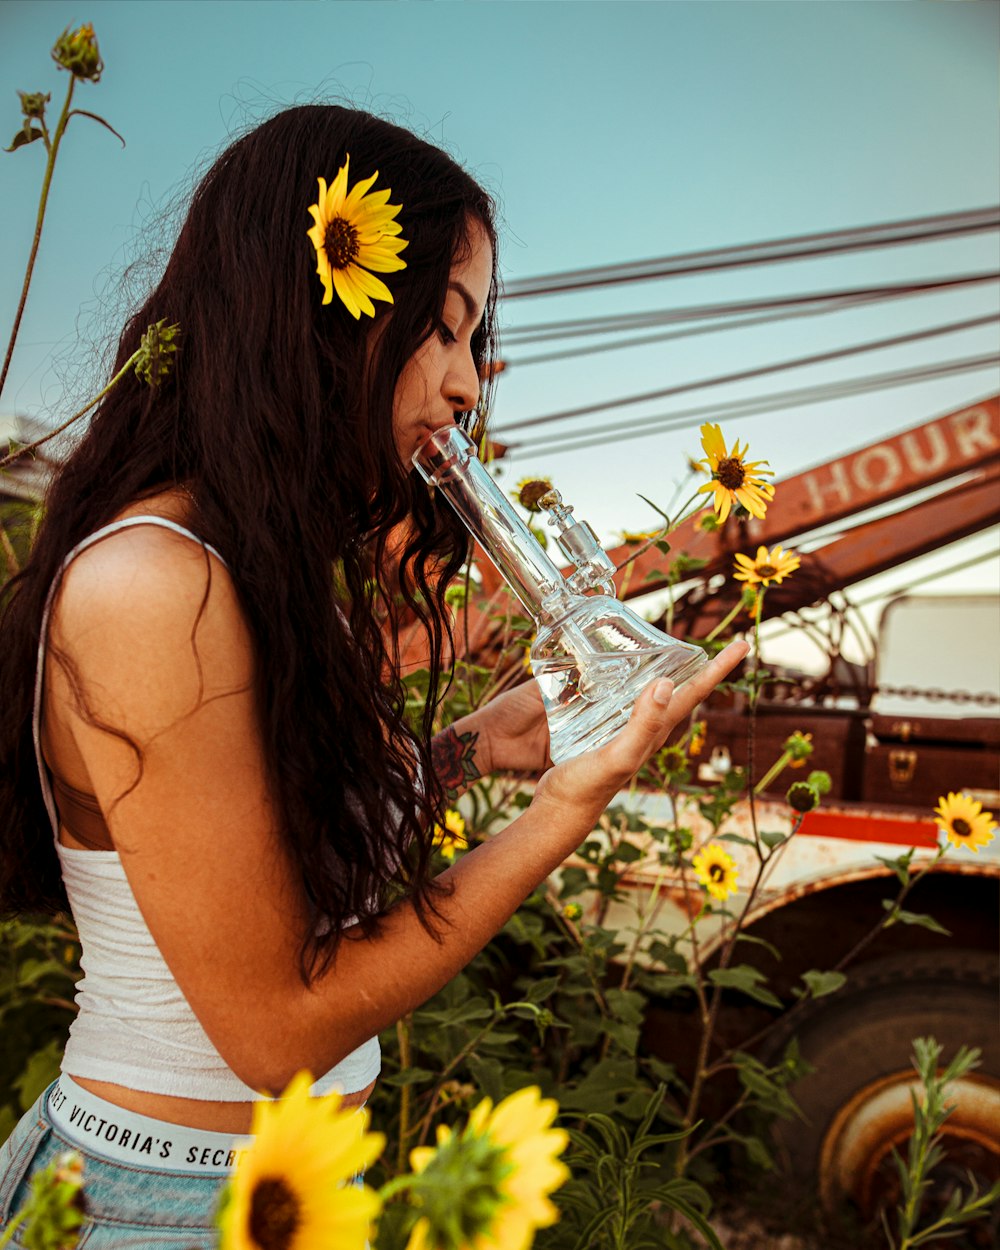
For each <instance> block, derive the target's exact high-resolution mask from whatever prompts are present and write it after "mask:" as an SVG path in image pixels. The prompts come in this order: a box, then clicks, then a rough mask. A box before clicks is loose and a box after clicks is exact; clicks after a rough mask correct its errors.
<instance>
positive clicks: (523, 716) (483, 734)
mask: <svg viewBox="0 0 1000 1250" xmlns="http://www.w3.org/2000/svg"><path fill="white" fill-rule="evenodd" d="M474 716H475V717H476V718H478V725H477V728H478V730H479V733H480V749H481V752H482V757H481V758H482V762H483V765H484V767H483V772H484V773H487V772H491V773H495V772H502V771H509V772H524V773H538V772H542V771H543V770H544V769H546V768H549V767H550V766H551V764H552V757H551V756H550V755H549V723H548V721H547V720H546V717H545V708H544V707H543V705H542V695H541V691H540V690H539V689H538V682H537V681H535V680H534V678H532V679H531V680H530V681H526V682H523V683H522V684H521V685H520V686H515V688H514V689H513V690H507V691H505V692H504V693H503V694H501V695H498V696H497V697H496V698H495V699H491V700H490V702H489V703H487V704H486V705H485V706H484V707H481V708H479V710H478V711H477V712H476V713H474Z"/></svg>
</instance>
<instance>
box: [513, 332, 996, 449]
mask: <svg viewBox="0 0 1000 1250" xmlns="http://www.w3.org/2000/svg"><path fill="white" fill-rule="evenodd" d="M995 322H996V317H995V316H987V317H970V318H967V319H966V320H965V321H953V322H949V323H947V324H945V325H941V326H932V327H931V328H930V329H927V330H915V331H912V332H910V333H908V334H896V335H892V336H891V337H890V338H885V339H873V340H872V341H871V342H868V343H857V344H854V345H852V346H850V347H841V348H837V349H836V350H835V351H830V352H816V353H813V354H812V355H810V356H798V357H795V358H794V359H792V360H784V361H779V362H777V363H776V364H771V365H758V366H757V367H756V368H753V369H740V370H737V371H736V372H734V373H727V374H720V375H719V376H718V377H715V378H707V379H702V380H700V381H695V382H681V383H678V384H677V385H676V386H666V387H662V388H660V389H659V390H655V391H644V392H643V393H641V394H639V395H626V396H624V397H623V398H621V399H611V400H602V401H601V402H600V403H596V404H583V405H582V406H581V407H579V408H566V409H563V410H562V411H561V412H552V413H548V414H546V415H545V416H541V417H527V418H525V419H524V420H523V421H512V422H510V423H509V424H507V425H505V426H504V427H503V428H502V429H500V430H498V431H497V438H499V439H500V440H501V441H503V442H505V443H508V445H510V444H509V442H508V440H507V439H506V438H505V434H506V433H507V432H508V431H510V430H525V429H529V428H532V427H534V426H538V425H547V424H548V423H550V422H554V421H565V420H568V419H569V418H571V417H584V416H589V415H591V414H592V413H595V412H606V411H607V410H608V409H611V408H624V407H629V406H631V405H633V404H642V403H648V402H650V401H651V400H655V399H667V398H669V397H671V396H673V395H682V394H685V393H687V392H688V391H695V390H702V389H704V388H705V387H709V386H722V385H725V384H727V383H731V382H745V381H748V380H749V379H751V378H759V377H766V376H767V375H768V374H772V373H781V372H783V371H785V370H786V369H799V368H802V367H804V366H806V365H816V364H824V363H826V362H828V361H831V360H843V359H844V358H845V357H848V356H856V355H859V354H861V353H863V352H871V351H878V350H880V349H882V348H886V347H898V346H901V345H902V344H905V343H916V342H919V341H921V340H923V339H928V338H934V337H937V336H938V335H941V334H954V333H957V332H958V331H962V330H971V329H974V328H976V327H978V326H984V325H993V324H995Z"/></svg>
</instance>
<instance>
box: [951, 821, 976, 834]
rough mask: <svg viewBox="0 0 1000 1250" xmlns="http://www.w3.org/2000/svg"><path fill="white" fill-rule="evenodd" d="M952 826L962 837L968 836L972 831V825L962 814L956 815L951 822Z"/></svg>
mask: <svg viewBox="0 0 1000 1250" xmlns="http://www.w3.org/2000/svg"><path fill="white" fill-rule="evenodd" d="M951 827H952V829H953V830H954V831H955V833H956V834H958V836H959V837H960V838H967V837H968V836H969V835H970V834H971V833H972V826H971V825H970V824H969V822H968V821H967V820H963V819H962V817H961V816H956V817H955V819H954V820H953V821H952V822H951Z"/></svg>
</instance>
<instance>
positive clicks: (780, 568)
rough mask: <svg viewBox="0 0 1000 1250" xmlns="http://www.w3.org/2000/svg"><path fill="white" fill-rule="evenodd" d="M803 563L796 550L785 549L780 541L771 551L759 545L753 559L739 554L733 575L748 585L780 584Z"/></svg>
mask: <svg viewBox="0 0 1000 1250" xmlns="http://www.w3.org/2000/svg"><path fill="white" fill-rule="evenodd" d="M801 563H802V561H801V560H800V559H799V557H798V556H797V555H795V554H794V552H791V551H783V550H782V548H781V544H780V543H779V544H778V545H777V546H776V547H772V548H771V550H770V551H768V549H767V548H766V547H758V548H757V554H756V556H755V557H754V558H753V559H752V560H751V559H750V557H749V556H744V555H737V557H736V571H735V573H734V574H733V577H734V579H735V580H736V581H738V582H746V583H747V585H748V586H770V585H771V583H772V582H774V584H775V585H776V586H779V585H780V584H781V583H782V581H784V579H785V578H786V577H788V576H789V574H790V573H794V572H795V570H796V569H797V568H798V567H799V565H800V564H801Z"/></svg>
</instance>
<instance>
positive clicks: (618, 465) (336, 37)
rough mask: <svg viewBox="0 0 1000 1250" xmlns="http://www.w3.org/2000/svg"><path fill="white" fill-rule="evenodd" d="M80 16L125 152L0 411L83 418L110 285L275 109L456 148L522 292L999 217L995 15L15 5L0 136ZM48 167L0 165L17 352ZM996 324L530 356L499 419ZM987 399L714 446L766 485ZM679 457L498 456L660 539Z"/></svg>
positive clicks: (834, 409)
mask: <svg viewBox="0 0 1000 1250" xmlns="http://www.w3.org/2000/svg"><path fill="white" fill-rule="evenodd" d="M84 20H86V21H90V22H92V23H93V24H94V26H95V28H96V31H97V34H98V38H99V40H100V43H101V49H102V53H103V55H104V59H105V62H106V66H107V68H106V70H105V74H104V78H103V79H102V81H101V82H100V83H99V84H98V85H96V86H91V85H86V86H84V87H83V88H82V89H81V90H80V92H79V94H78V97H77V101H78V103H79V105H80V107H83V108H88V109H92V110H93V111H95V112H98V113H100V114H102V115H103V116H104V117H106V118H107V119H108V120H109V121H110V122H111V124H112V125H114V126H115V127H116V128H117V129H118V130H120V131H121V132H122V134H123V135H124V137H125V139H126V141H127V146H126V148H125V149H124V150H122V148H121V147H120V145H119V144H118V143H117V141H116V140H115V139H114V138H113V137H112V136H111V135H109V134H108V133H107V132H106V131H104V130H103V129H101V128H100V127H98V126H96V125H94V124H93V123H90V122H88V121H87V120H86V119H82V118H77V119H75V120H74V122H73V124H72V126H71V129H70V132H69V134H68V136H67V140H66V145H65V149H64V152H63V155H62V156H61V157H60V164H59V167H58V168H57V171H56V179H55V185H54V189H53V194H52V201H51V208H50V215H49V218H48V221H47V224H46V232H45V237H44V239H43V243H42V251H41V260H40V263H39V267H38V270H37V276H36V280H35V285H34V288H33V291H32V296H31V300H30V303H29V308H28V314H27V316H26V318H25V322H24V325H23V328H22V332H21V340H20V346H19V349H18V353H17V355H16V357H15V362H14V368H13V370H12V374H11V379H10V382H9V383H8V388H7V390H6V392H5V394H4V396H3V397H2V399H0V411H2V412H4V413H10V412H11V411H12V410H17V411H21V412H26V413H34V414H43V413H47V414H48V415H49V416H51V417H56V416H59V415H60V414H65V413H68V412H69V411H72V406H73V403H74V400H75V399H76V397H77V395H78V394H79V393H82V392H85V391H86V389H87V387H88V385H89V378H88V373H89V372H91V371H92V369H93V365H94V362H95V361H98V360H99V359H100V352H101V350H103V347H104V336H106V335H107V334H108V333H109V332H110V331H113V329H114V328H115V324H116V322H117V321H118V320H119V319H120V311H121V304H122V297H121V294H120V286H119V275H120V271H121V269H122V266H123V264H124V263H125V261H126V260H129V259H133V258H134V257H135V256H136V255H137V254H141V252H142V251H143V249H144V248H146V247H148V244H149V240H150V238H152V239H153V240H154V241H155V240H156V239H157V237H159V236H158V235H157V233H156V230H155V229H152V227H151V223H152V222H154V221H155V219H156V216H157V213H158V211H159V210H160V209H162V208H163V206H164V205H165V203H167V202H168V201H170V200H171V198H173V199H176V197H177V196H178V194H179V193H180V191H181V190H182V189H183V188H184V187H185V186H187V185H190V182H191V179H192V177H193V172H194V170H195V169H196V168H198V167H200V166H201V165H203V163H204V162H205V161H206V160H207V159H210V157H211V155H212V154H213V153H214V152H216V151H217V150H218V149H219V148H220V147H221V146H222V145H223V144H224V143H225V141H226V139H227V137H228V136H230V135H232V134H233V133H235V132H236V131H238V130H239V129H241V128H242V127H243V126H244V125H246V124H247V123H249V122H252V121H253V120H254V119H255V118H260V117H262V116H265V115H267V114H268V113H269V112H270V111H272V110H273V109H274V108H275V107H277V106H279V105H280V104H284V103H291V102H295V101H299V100H305V99H308V100H312V99H317V98H326V97H335V98H338V99H340V100H345V99H346V100H348V101H353V102H354V103H356V104H358V105H361V106H364V107H367V108H370V109H372V110H373V111H376V112H379V113H382V114H383V115H387V116H389V117H391V118H392V119H393V120H395V121H398V122H400V123H402V124H406V125H410V126H411V127H412V128H414V129H416V130H418V131H420V132H421V133H424V134H426V135H427V136H428V137H430V138H432V139H434V140H436V141H438V142H441V143H443V144H444V145H445V146H447V147H448V148H449V149H450V150H451V151H452V152H453V153H455V154H456V155H457V156H458V157H459V158H460V159H461V160H462V161H463V162H464V163H465V164H466V165H467V166H468V167H469V168H470V169H471V170H472V171H473V172H474V173H476V174H477V175H478V176H480V178H481V179H482V180H483V181H484V182H485V183H486V185H487V186H488V187H489V188H490V189H491V190H492V191H493V192H494V193H495V194H496V195H497V197H498V199H499V201H500V204H501V208H502V213H503V221H504V241H503V255H502V265H503V271H504V274H505V276H506V278H507V279H508V280H513V279H520V278H525V277H529V276H534V275H538V274H542V273H548V272H551V271H557V270H564V269H571V268H580V267H584V266H590V265H599V264H609V263H615V262H621V261H629V260H639V259H644V258H648V257H653V256H664V255H670V254H675V253H679V252H685V251H691V250H696V249H708V248H717V247H722V246H726V245H734V244H742V243H752V242H756V241H759V240H765V239H775V238H780V237H783V236H788V235H796V234H805V233H811V232H815V231H823V230H835V229H846V228H851V227H856V226H863V225H868V224H872V223H877V222H884V221H890V220H894V219H900V218H910V217H919V216H924V215H928V214H937V213H946V212H952V211H958V210H965V209H972V208H981V207H985V206H988V205H990V204H995V203H996V202H997V200H998V198H1000V164H998V160H1000V158H998V153H1000V127H998V70H997V52H998V47H1000V33H998V31H1000V26H998V23H1000V6H998V5H996V4H993V3H980V2H978V0H969V2H961V0H956V2H948V0H944V2H941V0H858V2H856V3H840V2H835V0H834V2H824V0H820V2H816V3H810V2H808V0H799V2H796V0H789V2H781V3H771V2H769V0H747V2H744V3H740V2H737V0H732V2H725V0H698V2H695V3H683V2H679V3H674V2H659V0H649V2H643V3H632V2H630V0H618V2H617V3H603V2H593V3H587V2H580V0H552V2H539V3H536V2H532V0H525V2H514V0H500V2H496V3H459V2H457V0H455V2H444V3H433V2H430V3H379V2H371V3H352V2H339V3H337V2H331V0H313V2H296V0H286V2H285V3H269V2H267V0H254V2H251V3H241V2H238V0H234V2H231V3H218V2H213V0H198V2H197V3H189V2H188V0H141V2H133V0H114V2H111V3H109V2H108V0H94V2H92V3H90V4H88V5H81V4H79V3H76V0H74V2H73V3H63V0H41V2H39V0H31V2H25V0H6V3H4V4H3V5H2V6H0V83H2V84H4V86H3V89H2V91H0V102H2V101H4V100H6V102H7V103H6V105H4V108H5V109H6V112H5V113H4V116H6V117H7V119H8V120H7V121H6V122H3V121H0V138H2V139H3V140H5V141H6V139H7V132H9V134H11V135H12V134H13V133H14V131H15V130H16V129H17V127H18V124H19V119H18V103H17V99H16V96H15V94H14V91H15V89H16V88H20V89H22V90H51V91H52V92H53V95H54V100H53V108H55V106H56V105H57V103H58V102H59V101H60V100H61V96H62V93H63V91H64V89H65V79H64V76H63V75H61V74H59V73H57V72H56V70H55V68H54V66H53V65H52V63H51V61H50V60H49V48H50V46H51V44H52V42H53V40H54V38H55V37H56V35H58V33H59V31H60V30H61V29H62V28H63V27H64V26H66V25H69V24H71V23H72V24H76V23H78V22H80V21H84ZM3 126H6V127H7V132H3V130H2V127H3ZM43 156H44V154H43V152H42V149H41V147H40V145H35V146H33V147H31V148H27V149H24V150H22V151H20V152H17V153H14V154H12V155H2V156H0V196H2V202H3V204H4V230H3V231H2V233H0V294H2V303H0V310H2V315H0V325H2V326H3V334H4V338H5V336H6V326H7V325H9V319H10V317H11V316H12V315H13V307H14V303H15V300H16V293H17V291H18V289H19V286H20V279H21V274H22V272H23V265H24V260H25V257H26V254H27V247H28V243H29V240H30V235H31V229H32V224H33V220H34V213H35V208H36V204H37V195H38V187H39V182H40V177H41V171H42V167H43V163H44V162H43ZM306 224H308V223H306ZM997 263H998V243H997V236H996V234H993V235H975V236H972V237H970V238H969V239H967V240H965V241H963V242H952V243H947V244H935V245H924V246H920V247H917V246H914V247H907V248H897V249H894V250H892V251H889V252H883V251H875V252H870V253H860V254H857V255H852V256H847V257H844V258H842V259H840V260H837V261H832V260H825V261H815V262H799V263H796V264H794V265H791V264H786V265H779V266H768V267H766V268H761V269H756V270H745V271H738V272H736V273H731V274H728V275H726V274H722V275H706V276H702V277H700V278H683V279H673V280H671V281H668V282H658V283H649V284H642V285H633V286H630V287H625V288H620V289H618V288H612V289H610V290H605V291H603V292H593V291H591V292H588V293H585V294H580V295H575V296H572V297H547V298H536V299H530V300H517V301H511V302H510V303H509V304H508V305H507V306H506V312H505V318H506V321H507V323H508V324H509V325H511V326H517V325H523V324H526V323H536V322H544V321H546V320H550V319H552V318H556V317H587V316H597V315H603V314H607V313H610V312H626V311H633V310H637V309H662V308H666V307H670V306H674V305H686V304H694V303H699V304H700V303H703V302H708V301H730V300H735V299H749V298H756V297H759V296H762V295H773V294H776V293H782V292H801V291H807V290H818V289H831V288H834V287H839V286H848V285H862V284H869V283H880V282H887V281H901V280H903V279H906V278H911V277H933V276H941V275H946V274H952V273H969V272H974V271H981V270H988V269H990V268H995V267H996V266H997ZM996 301H997V294H996V290H995V288H993V289H990V288H988V287H987V288H985V289H984V288H975V289H971V290H966V291H962V292H955V293H952V294H949V295H935V296H933V297H931V296H927V297H922V298H920V299H911V300H908V301H897V302H893V303H890V304H881V305H877V306H875V307H874V308H868V309H864V310H853V311H850V312H840V313H835V314H829V315H826V316H823V317H813V318H806V319H801V320H798V321H793V322H787V323H776V324H772V325H768V326H763V327H758V328H757V329H754V330H740V331H738V332H729V333H725V334H722V333H720V334H711V335H704V336H699V337H696V338H690V339H682V340H678V341H675V342H673V343H667V344H661V345H659V346H657V347H655V348H654V347H649V348H643V349H632V350H627V351H620V352H609V353H605V354H602V355H598V356H592V357H585V358H583V359H582V360H576V361H564V362H558V363H554V364H551V365H525V366H521V367H518V365H517V363H516V358H517V354H518V352H520V354H521V355H522V356H524V355H526V354H528V349H527V348H526V347H525V348H518V349H517V351H515V350H514V349H513V347H512V348H511V351H510V353H509V355H510V359H511V361H512V365H511V368H510V370H509V371H508V373H507V374H505V375H504V377H503V378H502V380H501V383H500V389H499V394H498V402H497V407H496V411H495V424H496V426H497V427H498V428H500V429H502V427H503V425H504V422H505V421H507V422H513V421H515V420H519V419H523V418H526V417H534V416H538V415H543V414H547V413H550V412H554V411H559V410H562V409H565V408H569V407H574V406H576V405H578V404H581V403H585V402H588V401H592V400H594V399H601V400H603V399H613V398H615V397H617V396H622V395H628V394H632V393H636V392H640V391H645V390H651V389H656V388H657V387H662V386H667V385H671V384H675V383H678V382H684V381H688V380H697V379H702V378H709V377H713V376H715V375H718V374H721V373H728V372H732V371H735V370H739V369H742V368H750V367H753V366H754V365H758V364H763V363H768V362H771V361H779V360H784V359H787V358H789V357H792V356H797V355H804V354H808V353H812V352H817V351H824V350H832V349H834V348H837V347H840V346H844V345H846V344H851V343H857V342H862V341H867V340H869V339H872V338H876V337H883V336H887V335H890V334H895V333H906V332H908V331H911V330H918V329H921V328H924V327H927V326H931V325H937V324H940V323H943V322H948V321H955V320H959V319H962V318H967V317H975V316H979V315H984V314H988V313H990V312H991V311H993V310H995V309H996ZM8 310H9V311H8ZM996 343H997V331H996V328H995V326H994V327H986V328H983V329H978V330H970V331H966V332H963V333H960V334H952V335H949V336H947V337H946V338H941V339H932V340H929V341H928V342H926V343H924V344H918V345H916V346H915V347H911V348H900V349H895V350H892V351H882V352H879V353H877V354H872V355H871V356H865V357H862V358H861V359H860V360H858V361H855V362H853V363H852V362H849V361H848V362H842V363H839V364H831V365H827V366H818V367H816V368H814V369H811V370H798V371H796V372H795V373H794V374H792V373H790V374H787V375H784V374H783V375H779V377H778V378H777V379H775V380H772V381H770V382H764V383H757V384H756V385H751V384H745V385H742V386H728V387H716V388H712V389H709V390H705V391H699V392H697V393H696V394H695V395H694V396H693V397H692V398H690V399H689V400H687V401H686V402H687V404H688V405H689V404H691V403H695V402H697V403H702V404H712V403H715V402H719V403H724V402H728V401H730V400H733V399H738V398H742V397H744V396H746V395H752V394H760V393H766V392H767V391H768V389H771V390H776V389H784V388H787V387H792V386H804V385H811V384H813V383H814V382H823V381H830V380H836V379H838V378H842V377H850V376H856V375H857V374H860V373H869V372H877V371H881V370H884V369H895V368H905V367H908V366H909V365H912V364H913V363H926V362H927V361H929V360H944V359H949V358H952V357H958V356H967V355H973V354H977V353H980V352H986V351H990V350H995V349H996ZM81 344H82V345H81ZM532 350H533V351H534V350H540V349H532ZM53 362H55V363H53ZM997 389H998V384H997V377H996V370H995V369H994V370H981V371H980V372H979V373H973V374H966V375H963V376H959V377H956V378H951V379H940V380H937V381H932V382H927V383H923V384H921V385H918V386H910V387H907V388H905V389H898V390H893V391H883V392H880V393H877V394H875V395H869V396H859V397H856V398H854V399H851V400H842V401H838V402H837V403H835V404H825V405H822V406H812V407H803V408H801V409H800V410H796V409H792V410H789V411H783V412H780V413H774V414H771V415H766V414H762V415H760V416H756V417H752V418H745V419H742V420H737V421H735V422H731V423H730V422H727V423H725V429H726V433H727V434H729V435H730V436H731V437H735V436H739V437H740V438H743V439H747V440H749V441H750V443H751V447H752V450H753V453H754V457H755V458H756V457H757V456H761V457H765V458H768V459H769V460H770V461H771V464H772V466H773V467H774V469H775V470H776V473H777V476H778V477H779V478H780V477H781V476H783V475H786V474H789V473H792V472H795V471H798V470H800V469H802V468H805V467H807V466H809V465H811V464H814V463H816V462H819V461H822V460H826V459H829V458H830V457H832V456H835V455H837V454H839V453H841V452H843V451H847V450H849V449H851V448H853V447H856V446H860V445H863V444H865V443H867V442H870V441H873V440H874V439H876V438H877V437H879V436H881V435H885V434H889V433H892V432H895V431H898V430H901V429H904V428H906V427H908V426H910V425H913V424H916V423H918V422H920V421H922V420H925V419H928V418H930V417H933V416H936V415H939V414H940V413H943V412H947V411H949V410H951V409H952V408H956V407H961V406H964V405H965V404H967V403H971V402H973V401H974V400H976V399H978V398H981V397H983V396H985V395H987V394H991V393H994V392H995V391H996V390H997ZM680 406H681V404H680V402H678V403H676V404H674V405H673V407H680ZM670 407H671V406H670V405H669V404H666V405H665V404H663V403H660V404H659V405H656V404H653V405H649V406H647V407H637V408H635V409H628V410H624V415H625V416H628V415H629V414H630V413H634V415H635V416H636V417H639V416H643V415H649V414H651V413H655V412H661V411H669V410H670ZM622 416H623V413H622V411H618V412H614V413H611V414H605V415H604V417H603V418H602V419H603V420H608V419H621V418H622ZM597 419H598V418H592V419H591V423H592V422H593V421H594V420H597ZM586 426H587V422H586V421H581V422H576V423H561V424H560V425H559V426H557V427H553V429H554V430H556V431H558V433H563V434H569V433H570V432H573V431H578V430H579V429H581V428H586ZM695 450H697V433H696V431H695V430H693V429H688V430H680V431H675V432H673V433H669V434H659V435H656V436H655V437H650V438H644V439H642V440H636V441H632V442H623V443H621V444H620V445H617V446H615V445H606V446H603V447H601V448H600V449H599V450H598V451H596V452H595V451H594V450H589V451H578V452H560V451H558V450H553V451H551V452H548V453H546V454H545V456H544V458H539V459H538V460H537V461H535V460H532V459H530V458H523V459H515V460H514V461H512V463H511V469H510V472H511V473H512V474H516V475H521V474H523V473H527V472H529V471H532V472H534V471H539V472H547V473H549V474H551V475H552V476H554V477H555V478H556V480H557V484H559V485H560V487H561V488H562V489H563V493H564V495H566V497H567V498H569V499H570V500H571V501H573V502H574V503H576V505H577V512H578V514H580V515H582V516H584V517H587V518H588V519H590V520H591V521H592V523H593V524H594V525H595V527H596V528H597V529H598V530H599V531H600V532H601V533H602V534H604V535H605V536H607V535H609V534H610V533H611V532H612V531H613V530H615V529H617V528H622V527H628V528H642V527H645V526H647V525H649V524H651V523H652V521H653V515H652V514H651V513H650V511H649V509H648V508H647V507H646V506H645V505H644V504H643V503H642V502H641V500H639V499H638V494H640V493H641V494H644V495H647V496H649V497H650V498H652V499H655V500H661V501H665V500H666V499H667V498H669V496H670V494H671V493H672V482H673V481H674V479H675V478H677V477H678V476H679V475H680V474H681V472H682V469H683V464H684V458H685V456H686V454H687V453H688V452H693V451H695ZM968 549H969V550H972V549H973V548H968ZM976 549H977V550H978V549H982V548H981V540H980V547H979V548H976ZM963 550H965V548H963ZM917 571H918V572H919V570H917ZM970 578H971V579H972V580H971V581H970ZM897 580H898V579H897ZM960 582H961V584H962V585H970V584H975V585H984V584H985V585H991V584H993V583H994V582H995V574H994V572H993V571H992V570H990V569H986V568H983V567H982V566H981V567H980V568H979V569H978V570H976V571H975V572H974V574H970V575H964V579H960Z"/></svg>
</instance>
